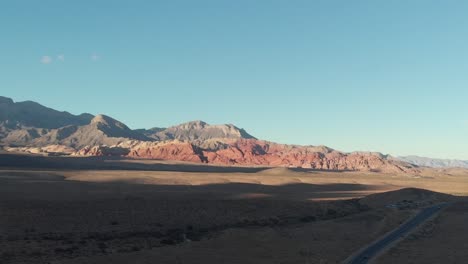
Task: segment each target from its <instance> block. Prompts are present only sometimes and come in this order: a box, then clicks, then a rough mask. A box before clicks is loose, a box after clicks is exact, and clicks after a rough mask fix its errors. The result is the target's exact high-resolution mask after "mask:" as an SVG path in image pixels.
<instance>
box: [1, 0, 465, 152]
mask: <svg viewBox="0 0 468 264" xmlns="http://www.w3.org/2000/svg"><path fill="white" fill-rule="evenodd" d="M467 10H468V2H466V1H430V0H425V1H418V0H414V1H397V0H395V1H345V0H342V1H334V0H324V1H311V0H308V1H283V0H282V1H275V0H268V1H267V0H265V1H261V0H254V1H252V0H247V1H246V0H236V1H228V0H225V1H223V0H217V1H204V0H199V1H177V0H171V1H169V0H168V1H156V0H154V1H116V0H114V1H84V0H82V1H63V0H61V1H47V0H41V1H34V0H30V1H24V0H15V1H13V0H10V1H2V2H1V3H0V32H1V41H0V55H1V59H2V63H0V71H1V72H2V74H1V76H0V94H1V95H4V96H8V97H12V98H13V99H14V100H15V101H23V100H33V101H38V102H40V103H42V104H44V105H46V106H49V107H52V108H56V109H59V110H67V111H69V112H72V113H75V114H77V113H81V112H90V113H93V114H97V113H104V114H108V115H110V116H112V117H114V118H116V119H119V120H121V121H123V122H125V123H126V124H128V125H129V126H130V127H132V128H141V127H147V128H148V127H153V126H169V125H173V124H177V123H181V122H185V121H189V120H196V119H201V120H204V121H207V122H209V123H234V124H236V125H237V126H239V127H243V128H245V129H246V130H248V131H249V132H250V133H251V134H253V135H255V136H257V137H259V138H262V139H267V140H272V141H277V142H281V143H291V144H312V145H320V144H323V145H327V146H330V147H333V148H336V149H339V150H343V151H355V150H369V151H380V152H383V153H390V154H393V155H408V154H417V155H423V156H431V157H439V158H459V159H468V137H467V136H468V114H467V113H468V103H467V99H468V74H467V73H468V16H466V11H467Z"/></svg>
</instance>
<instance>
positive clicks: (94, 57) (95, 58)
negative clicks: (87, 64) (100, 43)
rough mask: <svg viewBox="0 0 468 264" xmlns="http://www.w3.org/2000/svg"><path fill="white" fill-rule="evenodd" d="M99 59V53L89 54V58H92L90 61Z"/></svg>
mask: <svg viewBox="0 0 468 264" xmlns="http://www.w3.org/2000/svg"><path fill="white" fill-rule="evenodd" d="M99 59H100V57H99V55H97V54H95V53H94V54H93V55H91V60H92V61H97V60H99Z"/></svg>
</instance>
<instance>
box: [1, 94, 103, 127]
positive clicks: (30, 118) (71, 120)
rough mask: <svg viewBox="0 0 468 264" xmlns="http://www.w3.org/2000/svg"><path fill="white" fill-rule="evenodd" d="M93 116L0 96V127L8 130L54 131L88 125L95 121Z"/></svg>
mask: <svg viewBox="0 0 468 264" xmlns="http://www.w3.org/2000/svg"><path fill="white" fill-rule="evenodd" d="M93 117H94V116H93V115H91V114H86V113H85V114H81V115H73V114H70V113H68V112H60V111H57V110H54V109H52V108H48V107H45V106H43V105H41V104H38V103H36V102H32V101H25V102H16V103H15V102H14V101H13V100H12V99H11V98H8V97H3V96H0V125H1V126H3V127H4V128H7V129H16V128H20V127H35V128H46V129H53V128H59V127H63V126H69V125H77V126H80V125H86V124H89V122H90V121H91V119H93Z"/></svg>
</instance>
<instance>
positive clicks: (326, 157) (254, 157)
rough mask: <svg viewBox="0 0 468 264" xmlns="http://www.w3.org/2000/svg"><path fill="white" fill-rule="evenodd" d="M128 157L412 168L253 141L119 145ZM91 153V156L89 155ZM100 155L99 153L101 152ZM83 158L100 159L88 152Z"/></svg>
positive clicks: (377, 158)
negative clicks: (203, 145) (212, 146)
mask: <svg viewBox="0 0 468 264" xmlns="http://www.w3.org/2000/svg"><path fill="white" fill-rule="evenodd" d="M120 147H121V148H123V147H125V148H127V149H128V150H129V152H128V155H127V156H128V157H131V158H141V159H159V160H176V161H188V162H199V163H201V162H206V163H212V164H218V165H246V166H252V165H258V166H282V167H301V168H312V169H320V170H353V171H380V172H408V171H414V170H415V169H414V167H412V166H410V165H409V164H407V163H403V162H398V161H395V160H392V159H389V158H387V157H386V156H384V155H381V154H378V153H357V152H356V153H349V154H347V153H342V152H338V151H335V150H332V149H329V148H326V147H313V146H292V145H283V144H276V143H271V142H267V141H261V140H256V139H239V140H226V141H225V142H224V146H223V148H220V149H211V150H202V149H201V148H199V147H197V146H195V145H193V144H192V143H190V142H182V141H177V140H176V141H168V142H140V141H135V142H131V143H130V144H127V145H125V144H124V145H120ZM93 152H95V153H93ZM101 152H102V151H101ZM84 154H85V155H90V154H91V155H94V154H95V155H102V154H101V153H99V152H96V151H95V150H89V151H88V152H85V153H84Z"/></svg>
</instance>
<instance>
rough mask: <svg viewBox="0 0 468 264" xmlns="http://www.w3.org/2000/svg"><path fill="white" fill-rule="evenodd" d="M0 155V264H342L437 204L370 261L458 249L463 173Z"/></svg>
mask: <svg viewBox="0 0 468 264" xmlns="http://www.w3.org/2000/svg"><path fill="white" fill-rule="evenodd" d="M1 157H2V159H1V160H0V245H1V247H0V259H1V263H70V264H71V263H75V264H78V263H89V264H91V263H96V264H97V263H181V264H182V263H284V264H286V263H301V264H302V263H343V261H344V260H345V259H347V258H348V257H349V256H350V255H352V254H354V253H355V252H357V251H358V250H359V249H360V248H362V247H364V246H365V245H368V244H369V243H371V242H372V241H374V240H376V239H377V238H379V237H381V236H382V235H384V234H385V233H387V232H389V231H391V230H392V229H394V228H396V227H398V226H399V225H400V224H402V223H403V222H404V221H406V220H407V219H409V218H410V217H411V216H412V215H414V214H415V213H416V212H418V210H420V209H421V208H423V207H424V206H428V205H431V204H437V203H439V202H446V201H448V202H450V203H451V205H450V206H449V207H448V208H446V209H444V210H443V211H442V212H441V213H440V214H438V215H437V216H435V217H434V218H433V219H431V220H430V221H428V222H426V223H424V224H423V225H422V226H421V227H419V228H418V230H416V231H414V232H412V233H411V234H410V235H408V236H407V237H405V238H403V239H402V240H401V241H399V242H398V244H397V245H395V246H394V247H392V248H390V249H389V250H387V251H386V252H384V253H383V254H382V255H381V256H379V258H377V259H376V260H375V261H376V263H460V262H456V261H457V260H460V257H462V258H464V257H466V252H467V249H468V248H467V246H468V244H466V242H463V241H466V238H467V236H468V232H467V231H468V229H467V227H466V225H465V223H466V221H465V220H466V216H467V215H468V203H467V202H466V200H465V198H464V196H465V195H468V172H467V171H466V170H463V169H425V168H421V169H420V172H419V173H417V174H414V175H413V174H407V173H402V174H392V173H375V172H354V171H320V170H312V169H293V168H270V167H234V166H230V167H222V166H213V165H200V164H190V163H181V162H167V161H165V162H162V161H142V160H123V159H106V158H103V157H99V158H76V157H75V158H74V157H36V156H31V155H28V156H23V155H13V154H2V155H1ZM13 160H14V161H16V162H12V161H13ZM395 204H404V206H400V207H398V208H395V207H392V206H391V205H395ZM451 259H452V260H453V261H452V262H450V260H451ZM444 260H447V262H445V261H444Z"/></svg>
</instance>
